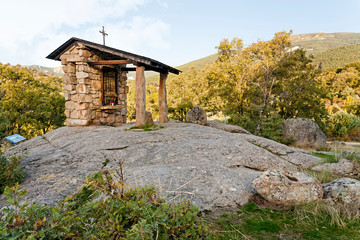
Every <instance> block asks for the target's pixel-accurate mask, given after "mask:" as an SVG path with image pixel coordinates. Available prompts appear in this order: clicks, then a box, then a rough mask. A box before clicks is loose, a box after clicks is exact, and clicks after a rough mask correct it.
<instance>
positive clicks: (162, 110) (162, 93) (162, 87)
mask: <svg viewBox="0 0 360 240" xmlns="http://www.w3.org/2000/svg"><path fill="white" fill-rule="evenodd" d="M167 75H168V74H167V73H160V83H159V122H160V123H166V122H167V121H168V118H167V114H168V106H167V97H166V79H167Z"/></svg>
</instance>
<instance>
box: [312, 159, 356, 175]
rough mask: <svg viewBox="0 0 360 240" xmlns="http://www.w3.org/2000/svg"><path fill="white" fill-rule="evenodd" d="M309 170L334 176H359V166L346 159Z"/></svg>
mask: <svg viewBox="0 0 360 240" xmlns="http://www.w3.org/2000/svg"><path fill="white" fill-rule="evenodd" d="M311 170H314V171H318V172H322V171H329V172H331V173H334V174H338V175H346V176H353V175H358V174H359V166H358V165H357V164H356V163H355V162H353V161H350V160H347V159H340V160H339V162H336V163H324V164H320V165H316V166H314V167H312V168H311Z"/></svg>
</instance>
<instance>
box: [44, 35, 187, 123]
mask: <svg viewBox="0 0 360 240" xmlns="http://www.w3.org/2000/svg"><path fill="white" fill-rule="evenodd" d="M47 58H48V59H53V60H58V61H59V60H61V64H62V66H63V70H64V97H65V100H66V103H65V115H66V125H67V126H86V125H113V126H119V125H121V124H123V123H126V114H127V102H126V99H127V94H128V92H129V87H128V86H127V73H128V72H129V71H136V78H135V81H136V93H135V98H136V125H137V126H142V125H144V124H145V110H146V106H145V100H146V91H145V75H144V71H147V70H149V71H155V72H158V73H160V79H159V122H160V123H164V122H167V98H166V79H167V76H168V74H169V73H173V74H179V72H180V71H179V70H178V69H176V68H173V67H170V66H168V65H166V64H164V63H161V62H159V61H156V60H154V59H151V58H148V57H144V56H139V55H136V54H133V53H129V52H125V51H122V50H118V49H115V48H111V47H108V46H105V45H101V44H97V43H93V42H89V41H86V40H83V39H79V38H75V37H73V38H70V39H69V40H68V41H66V42H65V43H64V44H62V45H61V46H60V47H58V48H57V49H56V50H55V51H53V52H52V53H50V54H49V56H47Z"/></svg>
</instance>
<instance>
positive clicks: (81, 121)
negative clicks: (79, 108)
mask: <svg viewBox="0 0 360 240" xmlns="http://www.w3.org/2000/svg"><path fill="white" fill-rule="evenodd" d="M89 124H90V121H89V120H85V119H71V118H68V119H66V126H69V127H75V126H87V125H89Z"/></svg>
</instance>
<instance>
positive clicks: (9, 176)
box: [0, 152, 25, 194]
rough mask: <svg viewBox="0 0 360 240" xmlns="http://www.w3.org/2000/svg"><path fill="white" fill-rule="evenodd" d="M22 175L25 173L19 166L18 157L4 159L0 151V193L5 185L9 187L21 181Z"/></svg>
mask: <svg viewBox="0 0 360 240" xmlns="http://www.w3.org/2000/svg"><path fill="white" fill-rule="evenodd" d="M24 176H25V173H24V172H23V171H22V169H21V168H20V157H11V158H10V159H6V157H5V156H3V155H2V153H1V152H0V194H1V193H3V192H4V190H5V187H6V186H8V187H11V186H14V185H15V184H16V183H20V182H22V180H23V179H24Z"/></svg>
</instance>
